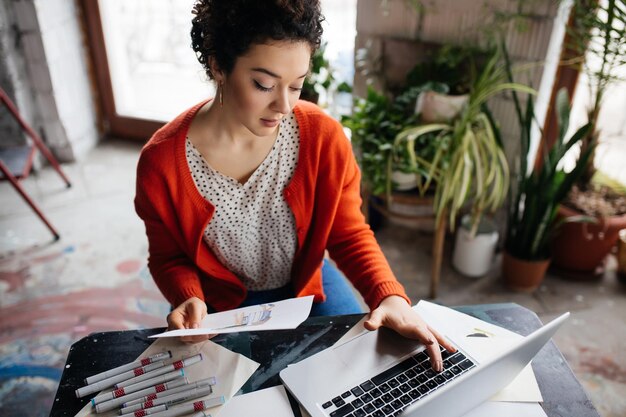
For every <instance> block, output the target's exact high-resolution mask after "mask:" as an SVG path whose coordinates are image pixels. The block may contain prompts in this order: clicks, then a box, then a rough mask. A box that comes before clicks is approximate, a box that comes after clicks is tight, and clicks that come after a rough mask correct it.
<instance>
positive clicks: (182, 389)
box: [76, 351, 225, 417]
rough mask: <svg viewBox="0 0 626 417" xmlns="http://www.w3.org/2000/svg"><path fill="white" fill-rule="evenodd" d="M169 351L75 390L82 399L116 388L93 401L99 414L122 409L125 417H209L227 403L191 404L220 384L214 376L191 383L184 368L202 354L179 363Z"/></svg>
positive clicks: (94, 378) (212, 400)
mask: <svg viewBox="0 0 626 417" xmlns="http://www.w3.org/2000/svg"><path fill="white" fill-rule="evenodd" d="M171 357H172V353H171V352H170V351H167V352H162V353H158V354H156V355H152V356H149V357H147V358H141V359H137V360H136V361H134V362H131V363H128V364H126V365H122V366H118V367H117V368H114V369H111V370H109V371H105V372H102V373H99V374H97V375H93V376H90V377H89V378H86V379H85V384H86V385H85V386H84V387H82V388H79V389H77V390H76V397H77V398H82V397H84V396H86V395H89V394H93V393H94V392H98V391H101V390H103V389H106V388H110V387H113V388H114V390H113V391H112V392H108V393H105V394H100V395H98V396H96V397H94V398H93V399H92V400H91V404H92V405H93V406H94V407H95V409H96V413H103V412H105V411H110V410H114V409H119V414H120V415H121V416H124V417H144V416H148V415H149V416H154V417H178V416H183V415H187V414H190V413H193V412H196V413H195V414H193V416H192V417H210V414H208V413H206V411H204V410H207V409H209V408H211V407H215V406H218V405H221V404H224V401H225V400H224V397H223V396H220V397H215V398H210V399H207V400H204V401H195V402H189V401H191V400H197V399H198V398H201V397H204V396H206V395H209V394H211V393H212V392H213V386H214V385H215V384H216V383H217V380H216V379H215V377H210V378H206V379H202V380H200V381H197V382H193V383H190V382H189V380H188V379H187V378H186V377H185V368H186V367H188V366H191V365H193V364H196V363H198V362H200V361H201V360H202V354H198V355H194V356H190V357H188V358H184V359H181V360H178V361H174V362H172V361H169V360H168V359H170V358H171Z"/></svg>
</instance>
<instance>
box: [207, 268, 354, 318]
mask: <svg viewBox="0 0 626 417" xmlns="http://www.w3.org/2000/svg"><path fill="white" fill-rule="evenodd" d="M322 284H323V286H324V293H325V294H326V301H325V302H323V303H313V307H312V308H311V316H338V315H342V314H358V313H364V311H363V309H362V308H361V305H360V304H359V302H358V300H357V298H356V296H355V295H354V292H353V290H352V288H351V287H350V285H349V284H348V282H347V280H346V277H344V275H343V274H342V273H341V272H340V271H339V270H338V269H337V268H335V267H334V266H333V265H332V264H331V263H330V262H328V260H327V259H324V263H323V264H322ZM294 296H295V294H294V291H293V288H291V285H286V286H284V287H280V288H276V289H273V290H265V291H248V295H247V297H246V299H245V300H243V302H242V303H241V305H240V306H239V307H247V306H253V305H257V304H265V303H271V302H275V301H280V300H285V299H287V298H293V297H294ZM207 310H208V313H209V314H210V313H215V310H214V309H213V308H212V307H211V306H207Z"/></svg>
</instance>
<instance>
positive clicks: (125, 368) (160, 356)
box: [85, 350, 172, 385]
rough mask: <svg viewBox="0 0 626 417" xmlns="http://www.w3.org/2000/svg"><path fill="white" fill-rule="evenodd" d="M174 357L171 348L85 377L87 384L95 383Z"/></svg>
mask: <svg viewBox="0 0 626 417" xmlns="http://www.w3.org/2000/svg"><path fill="white" fill-rule="evenodd" d="M171 357H172V352H170V351H169V350H168V351H167V352H160V353H157V354H155V355H151V356H148V357H147V358H140V359H137V360H136V361H134V362H131V363H127V364H126V365H121V366H118V367H117V368H113V369H109V370H108V371H104V372H100V373H99V374H96V375H92V376H90V377H87V378H85V385H90V384H93V383H94V382H98V381H102V380H103V379H106V378H109V377H112V376H114V375H117V374H121V373H122V372H126V371H130V370H131V369H135V368H138V367H140V366H146V365H150V364H151V363H154V362H156V361H160V360H162V359H169V358H171Z"/></svg>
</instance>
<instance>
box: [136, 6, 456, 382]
mask: <svg viewBox="0 0 626 417" xmlns="http://www.w3.org/2000/svg"><path fill="white" fill-rule="evenodd" d="M193 12H194V15H195V17H194V19H193V27H192V31H191V37H192V46H193V49H194V51H195V52H196V55H197V57H198V60H199V61H200V63H201V64H202V65H203V67H204V69H205V70H206V73H207V75H208V77H209V78H210V79H212V80H213V81H214V82H215V83H216V85H217V93H216V97H215V98H214V99H213V100H207V101H204V102H202V103H199V104H197V105H196V106H194V107H192V108H191V109H189V110H187V111H186V112H184V113H183V114H181V115H180V116H178V117H177V118H176V119H174V120H173V121H171V122H170V123H168V124H167V125H165V126H164V127H163V128H162V129H160V130H159V131H158V132H156V133H155V134H154V136H153V137H152V138H151V139H150V141H149V142H148V143H147V144H146V146H145V147H144V149H143V150H142V153H141V157H140V160H139V164H138V170H137V195H136V198H135V206H136V210H137V213H138V214H139V216H140V217H141V218H142V219H143V221H144V222H145V225H146V233H147V236H148V242H149V260H148V266H149V268H150V271H151V273H152V276H153V277H154V280H155V282H156V284H157V285H158V287H159V289H160V290H161V292H162V293H163V295H164V296H165V297H166V298H167V300H168V301H169V302H170V303H171V304H172V306H174V309H173V310H172V312H171V313H170V314H169V316H168V325H169V328H170V329H178V328H195V327H197V326H198V323H199V322H200V321H201V320H202V318H203V317H204V316H205V315H206V314H207V309H208V310H209V311H222V310H226V309H232V308H237V307H240V306H245V305H254V304H260V303H269V302H273V301H277V300H281V299H285V298H291V297H300V296H305V295H314V307H313V309H312V313H311V314H313V315H332V314H348V313H356V312H359V311H360V308H359V305H358V303H357V302H356V301H355V300H354V297H353V295H352V293H351V290H350V288H349V287H348V286H347V285H346V283H345V281H344V278H343V276H342V275H341V274H340V273H339V272H338V271H337V270H336V269H335V268H334V267H332V266H331V265H330V263H328V262H327V261H326V260H325V259H324V254H325V251H328V253H329V254H330V257H331V258H332V259H333V260H334V261H335V262H336V264H337V265H338V267H339V268H340V269H341V271H342V272H343V273H344V274H345V275H346V276H347V278H348V279H350V281H351V282H352V283H353V284H354V286H355V287H356V289H357V290H358V291H359V292H360V293H361V294H362V295H363V298H364V300H365V302H366V303H367V304H368V306H369V307H370V309H371V313H370V315H369V318H368V320H367V322H366V323H365V326H366V328H367V329H369V330H375V329H377V328H379V327H380V326H387V327H390V328H392V329H394V330H396V331H398V332H399V333H401V334H403V335H405V336H407V337H411V338H417V339H420V340H421V341H422V342H424V343H425V344H426V345H427V349H428V352H429V354H430V357H431V359H432V361H433V368H434V369H435V370H441V368H442V362H441V354H440V352H439V349H438V343H439V344H441V345H442V346H444V347H445V348H446V349H448V350H451V351H454V347H452V346H451V345H450V344H449V342H447V341H446V340H445V339H444V338H443V337H442V336H441V335H439V334H438V333H437V332H436V331H435V330H433V329H432V328H430V327H429V326H428V325H427V324H426V323H424V321H422V319H421V318H420V317H419V316H418V315H417V314H416V313H415V312H414V311H413V310H412V309H411V307H410V303H409V299H408V297H407V296H406V294H405V292H404V289H403V287H402V285H401V284H400V283H399V282H398V281H397V279H396V278H395V277H394V275H393V273H392V271H391V269H390V267H389V265H388V263H387V261H386V260H385V258H384V256H383V254H382V252H381V250H380V248H379V246H378V244H377V243H376V240H375V238H374V235H373V233H372V231H371V230H370V228H369V226H368V225H367V224H366V223H365V220H364V217H363V215H362V214H361V210H360V206H361V198H360V192H359V186H360V174H359V169H358V166H357V164H356V162H355V158H354V155H353V153H352V149H351V146H350V143H349V141H348V139H347V138H346V137H345V136H344V134H343V130H342V128H341V125H340V124H339V123H338V122H337V121H336V120H334V119H332V118H331V117H329V116H327V115H326V114H325V113H324V112H323V111H321V110H320V109H319V108H318V107H316V106H315V105H313V104H310V103H307V102H303V101H298V98H299V96H300V90H301V88H302V84H303V82H304V79H305V77H306V76H307V72H308V70H309V64H310V58H311V55H312V53H313V52H314V51H315V49H316V48H317V47H318V46H319V44H320V37H321V34H322V26H321V23H322V20H323V16H322V15H321V12H320V5H319V1H315V0H255V1H248V0H200V1H197V3H196V4H195V6H194V10H193ZM199 339H201V338H198V337H193V338H187V339H184V340H185V341H192V342H193V341H198V340H199Z"/></svg>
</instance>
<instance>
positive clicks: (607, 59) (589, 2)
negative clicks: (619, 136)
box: [552, 0, 626, 277]
mask: <svg viewBox="0 0 626 417" xmlns="http://www.w3.org/2000/svg"><path fill="white" fill-rule="evenodd" d="M625 10H626V1H625V0H606V1H602V2H599V1H596V0H575V1H574V2H573V6H572V12H571V13H572V21H573V30H571V31H570V37H571V38H572V39H573V42H572V45H570V48H572V49H573V50H574V51H575V52H576V53H577V54H578V55H579V60H582V61H583V62H584V65H583V69H584V71H585V74H586V75H587V78H588V80H589V90H590V93H591V100H590V104H589V107H588V108H587V118H588V122H589V124H590V125H591V128H590V129H589V132H588V134H587V135H586V136H585V137H584V138H583V140H582V146H581V149H582V151H581V152H582V154H584V153H585V152H586V149H591V151H590V152H591V157H590V158H589V159H588V160H587V161H586V165H585V168H584V170H583V172H582V175H581V177H580V179H579V181H577V183H576V185H575V186H574V187H572V190H571V191H570V193H569V194H568V195H567V196H566V197H565V198H564V201H563V204H562V205H561V208H560V210H559V216H560V217H561V218H568V217H572V216H580V215H586V216H591V217H593V218H595V221H594V222H593V223H587V222H584V223H576V222H568V223H567V224H565V225H563V227H562V228H561V229H560V231H559V233H558V234H557V235H556V236H555V237H554V240H553V245H552V246H553V264H554V265H556V266H558V267H559V268H561V269H565V270H570V271H579V272H590V271H594V270H596V269H598V267H599V266H601V264H602V261H603V260H604V258H605V257H606V255H607V254H608V253H609V251H610V250H611V248H612V247H613V246H614V245H615V244H616V242H617V239H618V232H619V230H620V229H624V228H626V210H625V209H624V207H623V203H622V204H621V206H620V201H623V200H624V195H623V194H620V193H619V192H618V191H616V190H615V189H614V188H612V187H610V186H607V185H606V184H599V183H598V181H596V179H597V177H598V176H597V175H596V174H597V168H596V165H595V162H596V161H595V158H594V156H595V155H594V153H593V148H594V147H593V146H592V145H593V144H594V143H595V142H596V141H597V140H598V139H599V137H600V133H601V126H600V125H599V123H598V116H599V114H600V110H601V109H602V106H603V103H604V98H605V95H606V92H607V91H608V89H609V88H610V87H611V86H613V85H614V82H615V81H617V80H619V77H617V76H615V73H616V70H618V68H620V67H623V66H624V65H625V64H626V59H625V57H626V14H625V12H624V11H625ZM585 56H586V58H587V59H585ZM600 269H601V268H600ZM578 276H582V275H578ZM588 276H591V277H593V275H588Z"/></svg>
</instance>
